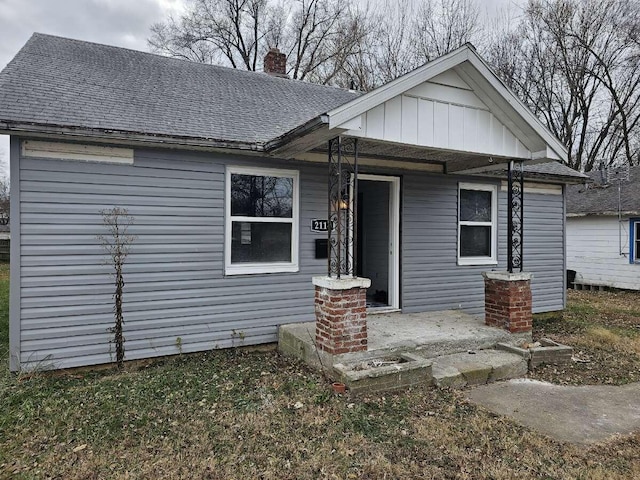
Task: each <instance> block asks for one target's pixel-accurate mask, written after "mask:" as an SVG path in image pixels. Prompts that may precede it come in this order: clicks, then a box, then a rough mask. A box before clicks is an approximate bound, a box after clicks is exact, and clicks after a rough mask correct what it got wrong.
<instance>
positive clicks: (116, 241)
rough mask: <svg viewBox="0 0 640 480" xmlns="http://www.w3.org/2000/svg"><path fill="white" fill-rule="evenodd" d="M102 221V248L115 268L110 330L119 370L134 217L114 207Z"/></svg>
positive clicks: (104, 211)
mask: <svg viewBox="0 0 640 480" xmlns="http://www.w3.org/2000/svg"><path fill="white" fill-rule="evenodd" d="M100 214H101V215H102V221H103V223H104V226H105V227H106V229H107V233H106V234H104V235H98V240H100V242H101V244H102V247H103V248H104V250H105V251H106V253H107V256H108V259H107V263H108V264H110V265H111V266H113V269H114V272H113V275H114V280H115V291H114V293H113V300H114V305H113V314H114V317H115V323H114V326H113V327H112V328H111V329H110V332H111V333H113V343H114V345H115V348H116V364H117V365H118V368H119V369H122V368H123V366H124V342H125V339H124V336H123V325H124V317H123V314H122V301H123V295H124V274H123V266H124V264H125V261H126V258H127V256H128V255H129V249H130V248H131V244H132V243H133V242H134V241H135V237H134V236H133V235H130V234H129V233H128V230H129V227H130V226H131V225H132V224H133V220H134V219H133V217H132V216H131V215H129V213H128V212H127V210H126V209H124V208H120V207H113V208H111V209H108V210H102V211H101V212H100Z"/></svg>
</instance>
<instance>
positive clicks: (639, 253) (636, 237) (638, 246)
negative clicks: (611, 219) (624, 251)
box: [629, 218, 640, 263]
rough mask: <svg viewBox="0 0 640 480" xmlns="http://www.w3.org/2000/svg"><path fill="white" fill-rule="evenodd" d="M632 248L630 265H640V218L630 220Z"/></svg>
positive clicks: (630, 250)
mask: <svg viewBox="0 0 640 480" xmlns="http://www.w3.org/2000/svg"><path fill="white" fill-rule="evenodd" d="M629 227H630V228H629V232H630V235H629V236H630V237H631V238H630V243H631V248H630V249H629V263H640V218H631V219H629Z"/></svg>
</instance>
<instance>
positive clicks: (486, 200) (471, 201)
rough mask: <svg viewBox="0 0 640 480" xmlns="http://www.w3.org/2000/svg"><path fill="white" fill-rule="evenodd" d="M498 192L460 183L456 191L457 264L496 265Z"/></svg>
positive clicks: (488, 188) (494, 188)
mask: <svg viewBox="0 0 640 480" xmlns="http://www.w3.org/2000/svg"><path fill="white" fill-rule="evenodd" d="M497 199H498V188H497V186H496V185H481V184H475V183H460V184H459V187H458V264H459V265H489V264H496V263H497V256H496V251H497V224H498V200H497Z"/></svg>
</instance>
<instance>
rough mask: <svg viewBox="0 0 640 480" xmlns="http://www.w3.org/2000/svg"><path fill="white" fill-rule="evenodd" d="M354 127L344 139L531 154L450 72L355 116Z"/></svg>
mask: <svg viewBox="0 0 640 480" xmlns="http://www.w3.org/2000/svg"><path fill="white" fill-rule="evenodd" d="M349 124H353V121H352V122H349ZM356 124H359V128H355V129H352V130H349V131H348V132H347V133H348V134H349V135H352V136H355V137H361V138H370V139H375V140H385V141H389V142H402V143H403V144H409V145H419V146H424V147H433V148H443V149H447V150H458V151H469V152H476V153H481V154H489V155H499V156H505V157H515V158H531V152H530V151H529V150H528V149H527V148H526V147H525V146H524V145H523V144H522V142H521V141H520V140H519V139H518V138H516V136H515V135H514V134H513V132H512V131H511V130H510V129H509V128H508V127H507V126H506V125H505V124H504V123H502V122H501V121H500V120H499V119H498V118H497V117H496V116H495V115H494V113H492V112H491V111H490V109H489V107H488V106H487V105H486V104H485V103H483V101H482V100H481V99H480V98H478V96H477V95H476V94H475V92H474V91H473V89H472V88H471V87H470V86H469V85H468V84H467V83H465V81H464V80H462V78H460V76H459V75H457V74H456V73H455V72H454V71H453V70H449V71H447V72H444V73H442V74H440V75H437V76H435V77H433V78H432V79H430V80H428V81H426V82H423V83H421V84H420V85H417V86H415V87H413V88H411V89H409V90H407V91H406V92H404V93H402V94H400V95H397V96H395V97H393V98H391V99H390V100H387V101H386V102H384V103H381V104H380V105H378V106H376V107H374V108H372V109H370V110H368V111H367V112H365V113H363V114H362V115H360V116H359V121H358V122H356Z"/></svg>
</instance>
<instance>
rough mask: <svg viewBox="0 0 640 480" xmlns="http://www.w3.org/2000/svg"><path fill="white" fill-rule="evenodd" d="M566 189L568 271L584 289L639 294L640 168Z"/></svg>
mask: <svg viewBox="0 0 640 480" xmlns="http://www.w3.org/2000/svg"><path fill="white" fill-rule="evenodd" d="M588 175H589V180H590V182H589V183H585V184H582V185H572V186H570V187H569V188H568V190H567V268H568V269H569V270H572V271H575V272H576V273H575V283H576V284H579V285H590V286H606V287H614V288H624V289H631V290H640V251H639V248H640V167H631V168H620V167H619V168H618V169H608V170H598V171H593V172H590V173H589V174H588Z"/></svg>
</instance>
